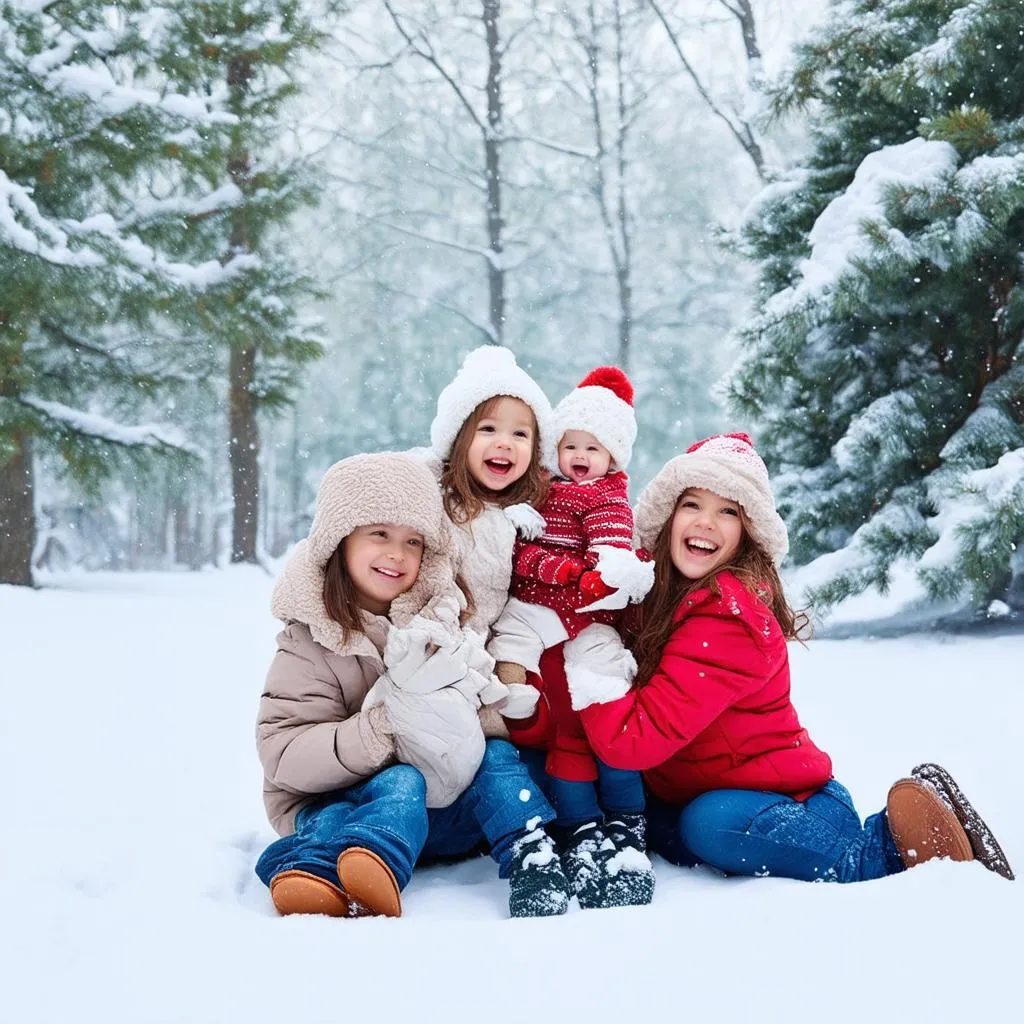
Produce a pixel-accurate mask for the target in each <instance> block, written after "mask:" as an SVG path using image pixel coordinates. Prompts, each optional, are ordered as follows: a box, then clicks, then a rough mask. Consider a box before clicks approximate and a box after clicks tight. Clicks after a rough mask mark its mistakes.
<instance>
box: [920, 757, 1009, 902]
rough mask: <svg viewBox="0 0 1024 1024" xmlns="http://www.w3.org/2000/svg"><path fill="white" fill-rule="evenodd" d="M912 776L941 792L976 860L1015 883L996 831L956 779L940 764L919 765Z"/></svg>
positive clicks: (940, 794)
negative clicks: (994, 831)
mask: <svg viewBox="0 0 1024 1024" xmlns="http://www.w3.org/2000/svg"><path fill="white" fill-rule="evenodd" d="M910 774H911V775H912V776H913V777H914V778H918V779H922V780H924V781H925V782H929V783H931V785H932V786H934V787H935V788H936V789H937V790H938V792H939V796H940V797H943V798H944V799H945V800H946V803H948V804H949V806H950V808H951V810H952V811H953V813H954V814H955V815H956V817H957V819H958V820H959V821H960V824H961V825H962V826H963V829H964V831H965V832H966V833H967V840H968V842H970V844H971V850H972V851H973V853H974V859H975V860H976V861H978V862H979V863H980V864H984V865H985V867H986V868H988V869H989V871H992V872H995V874H997V875H1000V876H1001V877H1002V878H1006V879H1008V880H1009V881H1011V882H1012V881H1013V879H1014V874H1013V868H1011V867H1010V861H1009V858H1007V856H1006V854H1005V853H1003V848H1002V847H1001V846H1000V845H999V841H998V840H997V839H996V837H995V835H994V834H993V833H992V829H990V828H989V827H988V825H987V824H986V822H985V819H984V818H982V816H981V815H980V814H979V813H978V812H977V811H976V810H975V809H974V807H973V806H972V805H971V802H970V801H969V800H968V799H967V797H965V796H964V793H963V790H962V789H961V788H960V787H959V786H958V785H957V784H956V780H955V779H954V778H953V776H952V775H950V774H949V772H947V771H946V769H945V768H943V767H942V765H939V764H919V765H918V766H917V767H916V768H915V769H914V770H913V771H912V772H911V773H910Z"/></svg>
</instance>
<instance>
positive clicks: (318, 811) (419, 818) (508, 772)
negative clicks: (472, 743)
mask: <svg viewBox="0 0 1024 1024" xmlns="http://www.w3.org/2000/svg"><path fill="white" fill-rule="evenodd" d="M554 816H555V812H554V811H553V810H552V809H551V805H550V804H549V803H548V802H547V800H546V799H545V798H544V795H543V793H542V792H541V790H540V788H539V787H538V786H537V785H535V784H534V782H533V780H532V779H531V778H530V775H529V773H528V772H527V770H526V767H525V766H524V765H523V764H522V763H521V762H520V760H519V755H518V754H517V753H516V749H515V747H513V746H512V744H511V743H507V742H506V741H505V740H488V741H487V746H486V748H485V750H484V758H483V762H482V763H481V765H480V768H479V770H478V771H477V773H476V776H475V777H474V779H473V781H472V782H471V783H470V784H469V786H468V787H467V789H466V791H465V792H464V793H463V794H462V795H461V796H460V797H459V798H458V799H457V800H456V801H455V802H454V803H453V804H451V806H449V807H441V808H437V809H434V810H430V811H428V810H427V806H426V783H425V782H424V781H423V776H422V775H421V774H420V773H419V771H417V770H416V769H415V768H411V767H410V766H409V765H404V764H399V765H394V766H393V767H391V768H385V769H384V770H383V771H380V772H378V773H377V774H376V775H374V776H373V777H372V778H370V779H367V781H366V782H362V783H360V784H359V785H356V786H350V787H349V788H348V789H342V790H338V791H336V792H333V793H327V794H325V795H324V796H322V797H320V799H318V800H316V801H314V802H313V803H311V804H307V805H306V806H305V807H303V808H302V810H300V811H299V813H298V815H297V816H296V818H295V832H294V833H293V834H292V835H289V836H283V837H282V838H280V839H278V840H276V841H275V842H273V843H271V844H270V846H268V847H267V848H266V850H264V851H263V854H262V856H261V857H260V859H259V860H258V861H257V862H256V874H257V875H258V876H259V878H260V880H261V881H262V882H263V883H264V884H265V885H269V884H270V880H271V879H272V878H273V877H274V876H275V875H277V874H280V873H281V872H282V871H288V870H293V869H298V870H301V871H308V872H310V873H311V874H314V875H319V876H320V877H321V878H326V879H327V881H329V882H332V883H334V884H335V885H337V882H338V873H337V868H336V865H337V860H338V854H340V853H341V851H342V850H345V849H347V848H348V847H350V846H362V847H364V848H366V849H368V850H372V851H373V852H374V853H376V854H377V855H378V856H379V857H380V858H381V859H382V860H383V861H384V863H385V864H387V866H388V867H389V868H390V869H391V871H392V873H393V874H394V876H395V880H396V881H397V882H398V886H399V888H400V889H404V888H405V887H406V885H408V884H409V879H410V878H411V877H412V869H413V867H414V865H415V864H416V861H417V860H418V859H419V857H420V855H421V854H424V853H425V854H426V855H427V856H446V857H450V856H459V855H462V854H466V853H470V852H472V851H473V850H475V849H476V848H477V847H478V846H480V844H481V843H484V842H485V843H486V844H487V845H488V846H489V848H490V852H491V856H492V857H493V858H494V859H495V860H496V861H497V862H498V869H499V871H498V873H499V875H500V876H501V877H502V878H505V877H506V876H507V875H508V871H509V868H510V866H511V862H512V845H513V843H514V842H515V840H516V839H518V838H519V837H520V836H521V835H522V834H523V833H524V832H525V831H526V830H527V824H528V823H530V824H531V825H532V824H533V820H534V819H536V820H537V822H538V823H539V824H547V823H548V822H549V821H551V820H552V819H553V818H554Z"/></svg>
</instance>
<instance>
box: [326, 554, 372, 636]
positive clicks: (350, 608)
mask: <svg viewBox="0 0 1024 1024" xmlns="http://www.w3.org/2000/svg"><path fill="white" fill-rule="evenodd" d="M323 598H324V608H325V609H326V610H327V615H328V616H329V617H330V618H332V619H333V620H334V621H335V622H336V623H337V624H338V625H339V626H341V642H342V643H345V644H347V643H348V641H349V637H350V636H351V635H352V634H353V633H362V632H363V618H362V608H360V606H359V599H358V595H357V593H356V585H355V583H354V582H353V581H352V577H351V575H350V574H349V571H348V566H347V565H346V564H345V541H344V540H343V541H342V542H341V543H340V544H339V545H338V546H337V547H336V548H335V549H334V552H333V553H332V554H331V557H330V558H328V559H327V565H326V566H325V567H324V590H323Z"/></svg>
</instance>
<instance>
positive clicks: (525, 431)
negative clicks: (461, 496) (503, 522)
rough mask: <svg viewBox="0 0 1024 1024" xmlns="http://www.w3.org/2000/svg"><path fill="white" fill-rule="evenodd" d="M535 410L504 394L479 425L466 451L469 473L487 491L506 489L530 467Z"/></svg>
mask: <svg viewBox="0 0 1024 1024" xmlns="http://www.w3.org/2000/svg"><path fill="white" fill-rule="evenodd" d="M534 432H535V427H534V420H533V411H532V410H531V409H530V407H529V406H528V405H527V404H526V403H525V402H521V401H519V399H518V398H510V397H509V396H507V395H502V396H501V398H499V399H498V400H497V401H496V402H494V403H493V405H492V406H491V408H490V409H489V410H488V411H487V414H486V415H485V416H483V417H482V418H481V419H480V421H479V422H478V423H477V425H476V429H475V431H474V432H473V438H472V440H471V441H470V443H469V450H468V451H467V453H466V463H467V466H468V468H469V474H470V476H471V477H472V478H473V479H474V480H475V481H476V482H477V483H478V484H479V485H480V486H481V487H483V488H485V489H486V490H488V491H503V490H505V488H507V487H510V486H511V485H512V484H514V483H515V482H516V481H517V480H519V479H520V478H521V477H522V476H523V474H524V473H525V472H526V471H527V470H528V469H529V468H530V460H531V458H532V457H533V437H534Z"/></svg>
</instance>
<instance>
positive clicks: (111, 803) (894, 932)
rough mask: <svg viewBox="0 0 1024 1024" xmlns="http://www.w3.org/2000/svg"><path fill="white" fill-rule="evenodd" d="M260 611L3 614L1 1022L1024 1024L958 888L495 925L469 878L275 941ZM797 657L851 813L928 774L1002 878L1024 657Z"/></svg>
mask: <svg viewBox="0 0 1024 1024" xmlns="http://www.w3.org/2000/svg"><path fill="white" fill-rule="evenodd" d="M270 586H271V580H270V578H269V577H268V576H267V575H266V574H264V573H263V572H261V571H260V570H258V569H248V568H246V569H241V568H240V569H232V570H229V571H222V572H208V573H201V574H188V573H181V574H137V575H127V574H126V575H113V574H92V575H70V576H62V577H57V578H53V579H51V580H50V581H49V582H48V583H47V585H46V586H45V587H44V589H42V590H37V591H29V590H24V589H18V588H12V587H0V689H2V695H3V710H2V714H0V753H2V755H3V759H4V761H3V763H4V766H5V769H6V777H7V779H8V784H7V786H6V787H5V800H4V807H3V811H4V813H3V818H4V821H5V827H4V829H3V832H2V840H0V858H2V860H0V866H2V875H0V877H2V882H0V884H2V887H3V889H2V893H0V945H2V947H3V948H2V949H0V1020H2V1021H4V1022H7V1021H10V1022H11V1024H31V1022H38V1021H45V1022H48V1024H65V1022H68V1024H70V1022H72V1021H82V1022H92V1021H103V1022H131V1024H139V1022H154V1021H167V1022H206V1021H210V1022H222V1021H224V1022H228V1021H230V1022H236V1021H237V1022H245V1024H262V1022H275V1024H280V1022H282V1021H289V1022H295V1024H298V1022H320V1021H324V1022H328V1021H329V1022H332V1024H333V1022H339V1024H341V1022H347V1021H353V1022H354V1021H387V1022H390V1021H412V1020H417V1021H435V1020H439V1021H440V1020H444V1021H451V1022H461V1021H471V1020H472V1021H483V1022H486V1024H494V1022H498V1021H535V1020H542V1019H557V1018H553V1017H552V1015H555V1014H558V1015H562V1014H573V1017H572V1018H570V1019H579V1020H582V1021H605V1020H616V1021H617V1020H627V1021H638V1022H639V1021H643V1020H651V1021H656V1022H660V1021H695V1020H702V1021H714V1022H715V1024H720V1022H723V1021H751V1020H757V1021H786V1022H792V1021H821V1022H823V1024H834V1022H837V1021H863V1020H870V1021H879V1022H886V1021H900V1022H904V1021H907V1022H909V1021H927V1022H928V1024H935V1022H939V1021H963V1020H1015V1019H1024V1005H1022V1004H1024V997H1022V995H1021V988H1020V981H1019V973H1020V969H1019V965H1020V950H1021V949H1022V948H1024V943H1022V938H1024V937H1022V923H1024V885H1021V884H1020V883H1013V884H1010V883H1007V882H1006V881H1004V880H1003V879H1001V878H998V877H996V876H995V875H992V874H990V873H988V872H986V871H985V870H984V869H982V868H981V867H979V866H978V865H955V864H950V863H933V864H928V865H925V866H924V867H922V868H919V869H917V870H915V871H912V872H908V873H906V874H903V875H899V876H896V877H893V878H889V879H885V880H882V881H877V882H870V883H865V884H860V885H849V886H839V885H808V884H805V883H800V882H791V881H787V880H782V879H749V880H740V879H723V878H721V877H718V876H716V875H715V874H713V873H712V872H710V871H707V870H705V869H697V870H685V869H679V868H675V867H672V866H670V865H668V864H665V863H663V862H657V865H656V866H657V870H658V889H657V893H656V896H655V901H654V904H653V905H652V906H651V907H649V908H643V909H633V910H617V911H589V912H586V913H583V912H581V911H579V910H578V909H576V908H575V907H573V908H572V909H571V910H570V912H569V914H568V915H567V916H566V917H564V918H559V919H549V920H538V921H510V920H507V919H506V912H507V911H506V905H505V899H506V893H505V886H504V883H501V882H499V881H498V880H497V878H496V875H495V871H494V869H493V866H492V864H491V862H490V861H489V860H487V859H482V858H481V859H478V860H475V861H472V862H468V863H464V864H461V865H457V866H454V867H443V868H442V867H438V868H429V869H425V870H422V871H420V872H418V873H417V875H416V876H415V877H414V879H413V882H412V884H411V886H410V887H409V889H408V890H407V891H406V893H405V896H404V903H405V908H406V910H405V916H404V917H403V918H402V919H401V920H398V921H392V920H364V921H336V920H329V919H325V918H306V919H299V918H289V919H281V918H278V917H276V915H275V914H274V911H273V908H272V907H271V904H270V900H269V898H268V896H267V893H266V890H265V889H264V888H263V886H262V885H261V884H260V883H259V882H258V880H257V879H256V878H255V876H254V875H253V873H252V866H253V863H254V861H255V859H256V857H257V855H258V853H259V851H260V850H261V849H262V847H263V846H264V845H265V844H266V843H267V842H269V841H270V840H271V839H272V838H273V835H272V832H271V830H270V828H269V826H268V825H267V824H266V820H265V818H264V815H263V809H262V804H261V800H260V774H259V768H258V763H257V760H256V755H255V750H254V746H253V739H252V731H253V720H254V716H255V711H256V703H257V699H258V696H259V691H260V686H261V683H262V680H263V676H264V673H265V671H266V667H267V664H268V662H269V659H270V657H271V655H272V652H273V636H274V633H275V624H274V622H273V621H272V620H271V618H270V615H269V612H268V610H267V606H268V598H269V592H270ZM792 655H793V662H794V671H795V680H794V689H795V699H796V703H797V706H798V708H799V709H800V711H801V713H802V716H803V718H804V720H805V722H806V724H807V725H808V727H809V728H810V730H811V733H812V735H813V736H814V737H815V738H816V740H817V741H818V742H819V743H820V744H821V745H822V746H824V747H825V749H827V750H828V751H829V752H830V753H831V754H832V756H833V760H834V761H835V764H836V771H837V776H838V778H839V779H840V780H841V781H842V782H844V783H845V784H846V785H847V786H848V787H849V788H850V790H851V791H852V792H853V795H854V798H855V799H856V801H857V804H858V807H859V808H860V809H861V811H862V813H868V812H871V811H874V810H876V809H877V808H878V806H879V805H880V804H881V802H882V800H883V799H884V796H885V792H886V789H887V787H888V785H889V783H890V782H892V781H893V780H894V779H895V778H897V777H898V776H899V775H901V774H903V773H906V772H907V771H909V769H910V768H911V767H912V766H913V765H914V764H915V763H916V762H917V761H919V760H925V759H929V760H937V761H940V762H942V763H944V764H946V765H947V767H949V768H950V769H951V770H953V771H954V773H955V774H956V776H957V777H958V779H959V780H960V781H961V784H962V785H963V787H964V789H965V790H966V792H967V793H968V795H969V796H970V797H971V798H972V800H974V802H975V804H976V806H977V807H978V808H979V810H980V811H981V812H982V813H983V814H984V815H985V816H986V818H987V819H988V821H989V823H990V824H991V825H992V827H993V828H994V830H995V832H996V834H997V835H998V836H999V837H1000V839H1001V840H1002V842H1003V845H1004V847H1005V849H1006V851H1007V853H1008V855H1009V856H1010V859H1011V862H1013V863H1014V864H1015V865H1016V867H1017V868H1018V870H1020V869H1024V818H1022V815H1021V813H1020V808H1021V792H1022V787H1021V782H1020V772H1019V769H1018V767H1017V765H1018V763H1019V756H1018V754H1017V751H1018V750H1019V749H1020V746H1021V740H1022V736H1024V731H1022V722H1024V673H1022V672H1021V669H1020V665H1021V662H1022V660H1024V633H1022V634H1017V635H1005V636H995V637H976V636H975V637H971V636H958V637H955V638H948V637H942V636H906V637H903V638H901V639H889V640H873V639H851V640H843V641H838V640H818V641H814V642H812V643H811V644H810V646H809V647H808V648H807V649H802V648H800V647H794V648H793V651H792ZM697 1015H699V1016H697Z"/></svg>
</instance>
